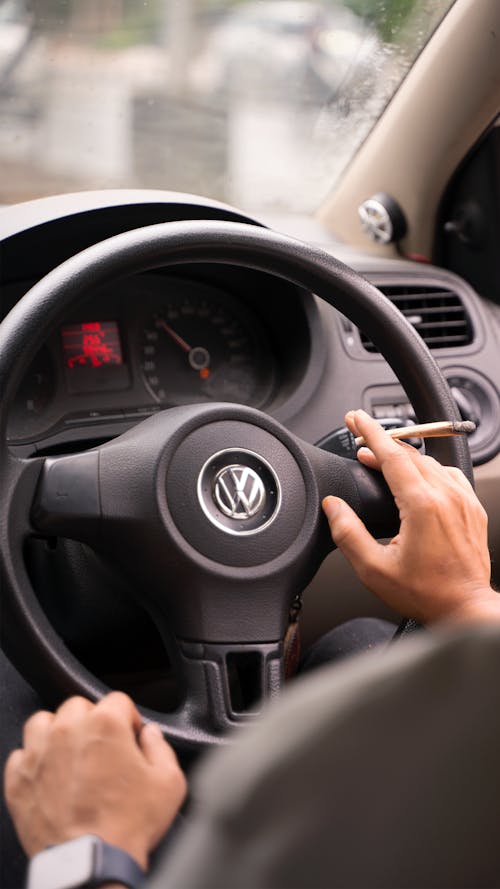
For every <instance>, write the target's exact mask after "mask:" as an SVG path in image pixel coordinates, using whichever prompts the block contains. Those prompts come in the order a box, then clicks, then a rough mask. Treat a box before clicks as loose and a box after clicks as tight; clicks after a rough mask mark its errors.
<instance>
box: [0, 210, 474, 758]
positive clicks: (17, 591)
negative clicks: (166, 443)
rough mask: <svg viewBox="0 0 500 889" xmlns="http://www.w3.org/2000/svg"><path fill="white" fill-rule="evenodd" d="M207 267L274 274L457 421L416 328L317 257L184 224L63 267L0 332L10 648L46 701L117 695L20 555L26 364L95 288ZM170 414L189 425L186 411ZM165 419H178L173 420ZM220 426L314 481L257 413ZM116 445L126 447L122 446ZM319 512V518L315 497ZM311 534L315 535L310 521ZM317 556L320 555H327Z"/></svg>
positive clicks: (216, 739)
mask: <svg viewBox="0 0 500 889" xmlns="http://www.w3.org/2000/svg"><path fill="white" fill-rule="evenodd" d="M210 262H211V263H220V264H231V265H237V266H243V267H247V268H251V269H255V270H258V271H262V272H265V273H269V274H272V275H275V276H276V277H280V278H284V279H285V280H288V281H290V282H292V283H294V284H296V285H298V286H300V287H303V288H305V289H306V290H307V291H309V292H311V293H315V294H316V295H317V296H319V297H321V298H322V299H324V300H325V301H326V302H328V303H329V304H331V305H333V306H334V307H335V308H336V309H338V310H339V311H340V312H342V313H343V314H345V315H346V316H347V317H349V318H350V319H351V320H352V321H353V322H354V323H355V324H356V325H357V326H359V327H360V328H362V329H363V330H364V331H365V332H366V333H367V335H368V336H370V338H371V339H372V340H373V341H374V342H376V343H377V345H378V347H379V349H380V351H381V353H382V355H383V356H384V357H385V359H386V360H387V361H388V363H389V364H390V365H391V367H392V369H393V370H394V372H395V374H396V376H397V378H398V379H399V381H400V382H401V384H402V385H403V387H404V389H405V391H406V393H407V395H408V396H409V398H410V401H411V402H412V404H413V406H414V408H415V411H416V413H417V415H418V417H419V420H420V421H422V422H426V421H429V422H430V421H433V420H438V419H442V417H443V416H446V417H448V418H450V419H459V417H458V412H457V409H456V406H455V403H454V401H453V398H452V396H451V393H450V390H449V387H448V385H447V383H446V380H445V379H444V377H443V376H442V374H441V372H440V370H439V368H438V366H437V364H436V362H435V361H434V359H433V357H432V356H431V354H430V352H429V351H428V349H427V347H426V346H425V345H424V343H423V341H422V340H421V338H420V337H419V336H418V334H417V333H416V332H415V330H414V329H413V327H412V326H411V325H410V324H409V323H408V322H407V320H406V319H405V318H404V317H403V316H402V315H401V314H400V313H399V312H398V310H397V309H396V308H395V307H394V306H393V305H392V303H391V302H390V301H389V300H388V299H387V298H386V297H385V296H383V294H381V293H380V292H379V291H378V290H377V289H376V288H375V287H374V285H372V284H371V283H370V282H369V281H367V280H366V279H364V278H362V277H361V276H360V275H358V274H357V273H356V272H354V271H353V270H352V269H350V268H349V267H347V266H345V265H343V264H342V263H340V262H339V261H338V260H336V259H334V258H333V257H332V256H330V255H329V254H328V253H326V252H324V251H323V250H321V249H320V248H317V247H314V246H310V245H307V244H304V243H302V242H299V241H296V240H294V239H292V238H289V237H286V236H284V235H279V234H276V233H274V232H272V231H269V230H267V229H262V228H259V227H257V226H252V225H245V224H239V223H230V222H225V223H224V222H211V221H207V222H180V223H165V224H160V225H155V226H150V227H147V228H142V229H137V230H133V231H129V232H126V233H125V234H121V235H118V236H115V237H113V238H110V239H108V240H106V241H103V242H100V243H98V244H96V245H94V246H93V247H90V248H88V249H87V250H85V251H83V252H82V253H80V254H78V255H76V256H74V257H72V258H71V259H69V260H67V261H66V262H65V263H63V264H62V265H61V266H59V267H58V268H56V269H55V270H53V271H52V272H50V273H49V274H48V275H47V276H46V277H45V278H43V279H42V280H41V281H39V282H38V283H37V284H36V285H35V286H34V287H33V288H32V289H31V290H30V291H29V293H27V294H26V295H25V296H24V297H23V298H22V299H21V300H20V301H19V303H18V304H17V305H16V306H15V307H14V308H13V310H12V311H11V312H10V313H9V315H8V316H7V317H6V318H5V319H4V321H3V322H2V324H1V325H0V380H1V381H2V383H3V386H2V391H3V393H4V397H3V400H2V403H1V404H0V477H1V478H2V490H3V491H4V498H3V501H4V507H3V511H2V514H1V515H0V552H1V556H2V558H1V566H2V581H3V582H2V589H3V590H4V621H3V624H4V635H5V640H4V647H5V650H6V652H7V654H8V655H9V657H10V658H11V660H12V661H13V662H14V664H15V665H16V666H17V667H18V669H20V671H21V672H22V673H23V674H24V675H25V676H26V678H27V679H28V681H30V682H31V683H32V684H33V685H34V686H35V687H37V688H38V689H39V690H41V691H43V692H45V693H46V692H47V691H48V690H52V691H53V690H54V689H57V691H58V693H59V694H61V695H68V694H75V693H78V694H84V695H86V696H88V697H90V698H91V699H94V700H96V699H98V698H99V697H100V696H102V695H103V694H105V693H106V692H107V691H108V690H109V689H107V688H106V686H105V685H104V684H103V683H101V682H100V681H99V680H97V679H96V677H94V676H92V674H90V673H89V672H88V671H87V670H86V669H85V668H84V667H83V666H82V665H81V664H80V663H79V662H78V661H77V660H76V659H75V658H74V656H73V655H72V654H71V653H70V652H69V650H68V649H67V648H66V646H65V644H64V643H63V642H62V640H61V639H60V637H59V636H57V634H56V633H55V631H54V630H53V628H52V627H51V625H50V624H49V622H48V620H47V618H46V616H45V614H44V613H43V611H42V609H41V607H40V605H39V603H38V600H37V597H36V595H35V593H34V591H33V589H32V587H31V584H30V582H29V579H28V577H27V574H26V570H25V567H24V564H23V559H22V546H23V542H24V540H25V539H26V537H27V536H29V535H30V534H32V533H33V524H32V521H31V520H30V517H29V514H28V511H27V509H26V505H27V503H31V499H32V496H33V492H34V490H35V488H36V485H37V484H39V479H40V477H41V473H42V471H43V470H44V461H43V460H42V459H40V458H35V459H32V460H29V461H21V460H19V459H18V458H15V457H14V456H13V454H12V452H11V451H9V447H8V444H7V441H6V428H7V415H8V410H9V406H10V403H11V401H12V398H13V396H14V394H15V391H16V389H17V386H18V384H19V382H20V380H21V378H22V374H23V373H24V370H25V369H26V366H27V364H28V363H29V356H30V355H32V354H33V353H34V351H35V350H36V349H37V348H38V347H39V346H40V345H42V343H43V341H44V340H45V338H46V337H47V334H48V333H49V331H50V330H51V329H52V328H53V325H55V324H56V323H57V321H58V320H59V319H60V317H61V316H62V315H63V313H64V312H65V311H66V310H67V309H68V308H69V307H70V306H73V305H74V304H75V303H76V302H77V301H78V300H80V299H81V300H83V299H84V297H85V296H86V295H87V294H88V292H89V290H90V289H91V288H94V287H96V286H100V285H103V284H105V283H109V282H110V281H113V280H116V278H118V277H123V276H125V275H130V274H134V273H138V272H141V271H146V270H150V269H153V268H158V267H167V266H170V265H181V264H185V263H210ZM23 355H26V356H27V357H26V358H25V359H24V360H22V358H21V359H20V356H23ZM219 408H220V409H222V406H217V405H216V406H210V408H208V409H207V410H208V415H207V416H208V419H206V417H205V414H203V422H210V423H211V422H215V420H214V417H215V416H216V414H217V410H218V409H219ZM173 410H174V411H175V410H180V411H181V413H182V410H183V409H173ZM204 410H205V409H204ZM241 411H243V413H241ZM167 413H168V414H170V415H172V410H170V411H166V412H165V414H167ZM172 416H174V415H172ZM177 416H178V417H179V416H180V415H177ZM217 416H219V415H217ZM221 418H222V419H223V420H224V422H235V423H236V422H240V421H241V422H247V423H253V422H255V423H256V424H257V425H258V427H259V429H260V433H259V434H261V433H262V432H263V430H264V431H266V434H267V432H268V433H269V434H271V435H274V436H277V437H278V438H280V440H281V441H282V442H284V444H285V445H286V446H287V448H288V449H289V450H290V452H292V453H294V456H295V458H296V460H297V461H298V463H299V466H300V470H301V472H302V474H303V475H304V474H305V475H307V473H308V471H309V470H308V466H309V463H308V460H309V459H310V460H311V461H312V463H314V462H315V461H317V460H318V459H320V461H321V460H323V458H322V457H321V458H318V456H317V453H313V452H314V451H316V450H317V449H313V448H312V446H309V445H307V446H305V445H304V448H300V446H299V445H298V444H297V440H296V439H294V437H293V436H291V435H289V434H288V433H287V432H286V430H283V429H282V428H280V427H279V424H276V423H274V421H272V420H271V419H270V418H266V417H265V415H260V412H258V411H252V410H251V409H241V410H240V409H239V408H237V407H235V406H233V407H232V408H231V409H230V410H229V413H228V412H227V410H226V411H225V412H224V411H222V414H220V417H219V419H221ZM216 420H217V418H216ZM217 421H218V420H217ZM145 422H146V423H148V421H145ZM174 422H176V421H175V416H174ZM179 422H184V419H182V421H181V420H179ZM186 422H189V423H191V425H192V424H193V422H194V423H195V425H196V423H198V422H201V421H198V419H196V420H193V419H188V421H186ZM140 425H141V426H143V424H140ZM136 428H137V427H136ZM190 428H191V427H190ZM120 439H123V436H120V438H119V439H117V440H116V441H120ZM297 449H298V451H297ZM428 450H429V452H430V453H432V455H433V456H435V457H436V458H437V459H439V460H440V461H441V462H445V463H448V464H451V465H455V466H458V467H459V468H460V469H462V471H463V472H464V473H465V474H466V476H468V478H469V479H470V480H471V481H472V465H471V461H470V455H469V451H468V446H467V443H466V442H465V441H464V440H463V439H462V438H448V439H434V440H431V442H430V446H429V448H428ZM302 458H303V459H302ZM325 459H326V458H325ZM45 462H46V461H45ZM355 465H357V464H355ZM325 467H326V463H325V464H324V465H323V464H322V467H321V468H320V469H319V470H318V473H319V475H318V477H321V478H323V475H325V473H326V471H327V470H326V468H325ZM316 481H317V480H316ZM324 492H326V489H325V491H324ZM313 501H314V508H315V509H317V511H318V512H319V509H318V506H319V497H317V496H316V493H315V494H314V496H313ZM317 521H318V522H319V519H318V520H317ZM309 522H310V524H312V525H314V521H312V522H311V519H310V513H309ZM318 528H319V525H318ZM313 532H314V534H315V535H316V537H315V541H316V542H315V543H314V546H316V548H318V547H319V546H320V544H318V542H317V540H319V538H320V537H321V531H320V530H317V529H316V528H313V529H312V531H311V534H313ZM294 533H295V532H294ZM68 536H71V535H68ZM380 536H381V535H380ZM78 539H82V538H81V537H79V538H78ZM322 539H324V535H323V538H322ZM305 545H306V544H304V546H305ZM307 545H308V546H312V545H313V544H310V543H307ZM321 545H322V546H323V548H324V544H321ZM322 553H323V555H322V556H321V558H323V557H324V554H325V553H324V552H323V550H322ZM316 567H317V566H316ZM270 656H271V655H270ZM278 685H279V683H278ZM275 690H277V689H275ZM141 711H142V714H143V716H144V718H145V719H154V720H155V721H157V722H159V723H160V724H161V725H162V728H163V729H164V731H165V734H166V735H167V737H169V739H170V740H171V741H172V742H173V743H174V744H177V746H179V747H184V748H187V749H193V748H198V747H200V746H205V745H208V744H214V743H221V742H223V741H224V739H225V736H224V735H223V734H221V733H220V731H213V730H211V729H210V728H207V727H206V726H204V725H203V724H202V723H201V724H200V723H197V724H196V725H189V724H187V723H186V724H184V723H180V724H176V723H175V720H173V719H172V715H171V714H169V715H168V716H165V714H159V713H157V712H156V711H151V710H147V709H146V708H141Z"/></svg>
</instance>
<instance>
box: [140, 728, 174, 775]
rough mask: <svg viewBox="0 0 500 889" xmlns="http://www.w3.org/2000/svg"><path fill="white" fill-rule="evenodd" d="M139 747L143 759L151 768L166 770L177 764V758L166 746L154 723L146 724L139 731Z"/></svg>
mask: <svg viewBox="0 0 500 889" xmlns="http://www.w3.org/2000/svg"><path fill="white" fill-rule="evenodd" d="M139 747H140V748H141V750H142V753H143V754H144V757H145V759H147V761H148V762H149V764H150V765H152V766H159V767H163V768H166V767H168V766H171V765H172V762H177V757H176V755H175V753H174V751H173V750H172V748H171V746H170V744H167V742H166V741H165V738H164V737H163V732H162V730H161V728H160V726H159V725H157V724H156V723H155V722H148V723H147V724H146V725H144V726H143V727H142V729H141V733H140V735H139Z"/></svg>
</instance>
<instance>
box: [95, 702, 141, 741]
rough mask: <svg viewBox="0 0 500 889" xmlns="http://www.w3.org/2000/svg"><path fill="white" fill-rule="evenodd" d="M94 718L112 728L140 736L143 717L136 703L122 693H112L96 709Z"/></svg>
mask: <svg viewBox="0 0 500 889" xmlns="http://www.w3.org/2000/svg"><path fill="white" fill-rule="evenodd" d="M93 718H94V719H95V720H96V721H98V722H102V723H103V724H104V726H105V727H106V726H108V727H109V728H110V729H111V728H120V729H127V730H129V731H132V732H133V734H134V735H137V736H138V735H139V732H140V731H141V728H142V717H141V715H140V713H139V711H138V709H137V707H136V706H135V704H134V702H133V701H132V699H131V698H129V696H128V695H126V694H124V692H121V691H112V692H110V694H108V695H105V697H103V698H101V700H100V701H99V703H97V704H96V705H95V707H94V715H93Z"/></svg>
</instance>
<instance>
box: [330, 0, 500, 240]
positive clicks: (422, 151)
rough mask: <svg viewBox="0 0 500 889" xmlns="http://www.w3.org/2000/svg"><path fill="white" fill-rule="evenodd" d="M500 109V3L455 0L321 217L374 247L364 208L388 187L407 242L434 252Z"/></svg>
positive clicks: (345, 234) (497, 0)
mask: <svg viewBox="0 0 500 889" xmlns="http://www.w3.org/2000/svg"><path fill="white" fill-rule="evenodd" d="M499 108H500V0H457V2H456V4H455V5H454V6H453V7H452V8H451V10H450V12H449V13H448V14H447V16H446V17H445V18H444V20H443V22H442V23H441V25H440V26H439V28H438V29H437V31H436V32H435V34H434V36H433V37H432V39H431V40H430V42H429V43H428V44H427V46H426V47H425V49H424V50H423V52H422V53H421V55H420V57H419V58H418V59H417V61H416V63H415V65H414V66H413V68H412V69H411V71H410V73H409V74H408V76H407V77H406V80H405V81H404V82H403V84H402V86H401V88H400V89H399V91H398V92H397V93H396V95H395V97H394V98H393V100H392V102H391V103H390V104H389V106H388V107H387V109H386V111H385V113H384V114H383V115H382V117H381V118H380V120H379V122H378V124H377V125H376V127H375V128H374V130H372V132H371V134H370V136H369V137H368V139H367V140H366V142H365V143H364V145H363V146H362V147H361V149H360V151H359V152H358V154H357V155H356V156H355V158H354V160H353V161H352V163H351V165H350V167H349V168H348V170H347V171H346V173H345V174H344V176H343V177H342V180H341V182H340V183H339V186H338V188H337V189H336V190H335V191H334V192H333V193H332V194H331V195H330V196H329V198H328V199H327V201H326V202H325V203H324V205H323V206H322V207H321V208H320V210H319V211H318V217H319V219H320V220H321V222H323V223H324V224H326V225H327V226H328V227H330V228H331V229H332V230H334V231H335V233H336V234H337V235H338V236H340V237H341V238H343V239H345V240H346V241H347V242H349V243H350V244H353V245H355V246H359V247H361V248H364V249H373V250H374V251H376V252H378V253H381V254H385V255H388V256H390V255H393V253H394V247H392V246H391V247H376V246H375V245H373V244H372V243H371V242H370V241H369V240H368V238H367V237H366V235H365V234H363V232H362V231H361V227H360V224H359V220H358V216H357V207H358V205H359V204H360V203H361V202H362V201H363V200H365V199H366V198H367V197H369V196H370V195H372V194H374V193H375V192H378V191H385V192H388V193H389V194H391V195H393V196H394V197H395V198H397V200H398V201H399V202H400V204H401V205H402V207H403V208H404V211H405V213H406V216H407V218H408V222H409V233H408V235H407V237H406V238H405V241H404V244H403V247H404V249H405V250H406V251H407V252H414V253H420V254H424V255H426V256H429V255H430V253H431V249H432V238H433V227H434V219H435V216H436V211H437V208H438V204H439V201H440V198H441V195H442V192H443V189H444V187H445V186H446V184H447V182H448V180H449V177H450V175H451V174H452V172H453V171H454V170H455V168H456V166H457V165H458V164H459V162H460V161H461V160H462V159H463V157H464V156H465V154H466V153H467V152H468V151H469V149H470V148H471V147H472V146H473V145H474V143H475V142H476V141H477V139H478V138H479V136H480V135H481V133H483V132H484V130H485V129H486V128H487V126H488V125H489V124H490V123H491V121H492V120H493V119H494V118H495V117H496V115H497V114H498V111H499Z"/></svg>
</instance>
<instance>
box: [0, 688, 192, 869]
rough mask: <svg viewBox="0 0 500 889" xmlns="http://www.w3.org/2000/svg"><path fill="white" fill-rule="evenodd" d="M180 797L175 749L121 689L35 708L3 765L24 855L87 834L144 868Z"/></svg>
mask: <svg viewBox="0 0 500 889" xmlns="http://www.w3.org/2000/svg"><path fill="white" fill-rule="evenodd" d="M185 794H186V779H185V777H184V774H183V772H182V771H181V768H180V766H179V763H178V762H177V757H176V755H175V753H174V751H173V750H172V748H171V747H170V746H169V745H168V744H167V743H166V741H164V739H163V736H162V734H161V731H160V729H159V728H158V727H157V726H155V725H151V724H150V725H143V724H142V720H141V717H140V716H139V713H138V712H137V710H136V708H135V706H134V704H133V703H132V701H131V700H130V698H129V697H128V696H127V695H125V694H122V693H121V692H112V693H111V694H108V695H107V696H106V697H105V698H103V699H102V700H101V701H99V703H98V704H91V703H90V701H87V700H86V699H85V698H80V697H75V698H70V699H69V700H67V701H65V703H64V704H62V706H61V707H60V708H59V710H57V712H56V713H55V714H54V713H48V712H46V711H44V710H40V711H39V712H38V713H35V715H34V716H32V717H31V718H30V719H28V721H27V722H26V725H25V726H24V736H23V749H22V750H15V751H14V752H13V753H12V754H11V755H10V757H9V759H8V761H7V765H6V767H5V796H6V799H7V804H8V807H9V810H10V813H11V815H12V819H13V821H14V824H15V827H16V830H17V833H18V836H19V839H20V842H21V844H22V846H23V848H24V850H25V852H26V853H27V855H28V856H32V855H34V854H35V853H37V852H40V851H41V850H42V849H45V848H46V847H47V846H50V845H53V844H56V843H62V842H65V841H66V840H70V839H73V838H75V837H78V836H81V835H83V834H86V833H93V834H96V835H98V836H100V837H101V838H102V839H103V840H105V841H106V842H108V843H112V844H113V845H115V846H119V847H120V848H122V849H124V850H125V851H126V852H128V853H129V855H132V856H133V857H134V858H135V859H136V860H137V862H138V863H139V864H140V865H141V867H143V868H147V864H148V854H149V852H150V851H151V850H152V849H153V848H154V847H155V846H156V845H157V843H158V842H159V840H160V839H161V837H162V836H163V835H164V833H165V832H166V830H167V829H168V828H169V827H170V825H171V823H172V821H173V820H174V818H175V815H176V813H177V811H178V810H179V808H180V806H181V804H182V802H183V800H184V797H185Z"/></svg>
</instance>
